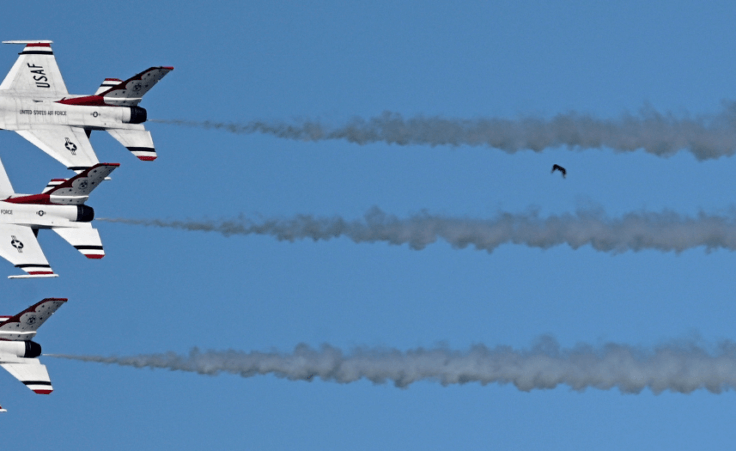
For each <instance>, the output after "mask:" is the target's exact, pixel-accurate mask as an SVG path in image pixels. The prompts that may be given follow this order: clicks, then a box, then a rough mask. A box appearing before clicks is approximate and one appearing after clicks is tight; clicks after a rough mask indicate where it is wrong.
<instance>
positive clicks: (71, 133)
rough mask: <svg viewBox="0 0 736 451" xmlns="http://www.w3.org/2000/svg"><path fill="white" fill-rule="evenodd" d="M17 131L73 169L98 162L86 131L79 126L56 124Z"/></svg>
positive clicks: (83, 167)
mask: <svg viewBox="0 0 736 451" xmlns="http://www.w3.org/2000/svg"><path fill="white" fill-rule="evenodd" d="M17 132H18V134H19V135H20V136H22V137H24V138H25V139H27V140H28V141H30V142H31V143H33V144H35V145H36V146H38V147H39V148H40V149H41V150H43V151H44V152H46V153H47V154H49V155H51V156H52V157H54V158H56V159H57V160H59V161H60V162H61V163H62V164H63V165H64V166H66V167H67V168H69V169H71V170H73V171H79V170H82V169H86V168H88V167H90V166H94V165H96V164H97V163H99V160H97V155H95V151H94V149H92V144H91V143H90V142H89V138H87V133H85V131H84V129H83V128H81V127H69V126H67V125H57V126H51V127H49V126H45V127H43V128H33V129H30V130H18V131H17Z"/></svg>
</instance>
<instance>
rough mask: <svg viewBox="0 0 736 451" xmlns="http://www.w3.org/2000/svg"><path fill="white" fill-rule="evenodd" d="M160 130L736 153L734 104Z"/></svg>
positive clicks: (510, 147)
mask: <svg viewBox="0 0 736 451" xmlns="http://www.w3.org/2000/svg"><path fill="white" fill-rule="evenodd" d="M152 122H158V123H162V124H172V125H180V126H185V127H199V128H205V129H215V130H225V131H228V132H231V133H238V134H250V133H263V134H268V135H273V136H276V137H279V138H285V139H293V140H301V141H326V140H345V141H348V142H351V143H356V144H360V145H364V144H370V143H375V142H384V143H388V144H397V145H400V146H405V145H430V146H447V145H449V146H461V145H467V146H488V147H493V148H497V149H501V150H503V151H505V152H508V153H515V152H518V151H520V150H524V149H530V150H533V151H535V152H541V151H542V150H544V149H546V148H549V147H561V146H567V147H568V148H572V149H583V148H595V149H600V148H603V147H607V148H611V149H614V150H616V151H619V152H632V151H635V150H638V149H644V151H646V152H648V153H651V154H654V155H657V156H661V157H668V156H671V155H673V154H675V153H676V152H678V151H680V150H687V151H689V152H691V153H692V154H693V155H694V156H695V158H697V159H698V160H707V159H711V158H719V157H722V156H730V155H733V154H734V152H736V104H733V103H728V104H724V107H723V110H722V111H721V112H720V113H718V114H715V115H710V116H700V117H695V118H691V117H680V118H678V117H675V116H674V115H673V114H672V113H664V114H663V113H659V112H657V111H655V110H653V109H651V108H644V109H642V110H641V111H640V112H639V114H638V115H631V114H624V115H622V116H621V117H620V118H618V119H597V118H594V117H592V116H589V115H585V114H580V113H574V112H573V113H567V114H558V115H556V116H554V117H553V118H551V119H541V118H534V117H521V118H519V119H515V120H514V119H501V118H478V119H454V118H444V117H439V116H415V117H412V118H406V119H405V118H404V117H403V116H402V115H401V114H399V113H392V112H384V113H383V114H381V115H379V116H376V117H372V118H369V119H363V118H354V119H352V120H350V121H348V122H347V123H345V124H343V125H340V126H329V125H327V124H325V123H322V122H320V121H319V120H302V121H295V122H293V123H286V122H280V121H251V122H244V123H234V122H229V123H228V122H211V121H204V122H198V121H187V120H160V119H157V120H152Z"/></svg>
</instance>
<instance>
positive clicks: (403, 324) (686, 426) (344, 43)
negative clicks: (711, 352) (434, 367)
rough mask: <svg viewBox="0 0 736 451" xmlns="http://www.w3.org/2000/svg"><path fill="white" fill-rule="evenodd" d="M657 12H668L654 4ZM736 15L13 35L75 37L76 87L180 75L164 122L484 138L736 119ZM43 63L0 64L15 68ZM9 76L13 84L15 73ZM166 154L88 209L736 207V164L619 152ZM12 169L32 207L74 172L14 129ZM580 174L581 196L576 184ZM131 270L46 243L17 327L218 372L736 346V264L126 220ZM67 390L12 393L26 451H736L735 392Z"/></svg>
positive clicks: (66, 379)
mask: <svg viewBox="0 0 736 451" xmlns="http://www.w3.org/2000/svg"><path fill="white" fill-rule="evenodd" d="M642 3H644V4H642ZM735 21H736V5H734V4H733V2H726V1H721V2H717V1H714V2H688V1H650V2H637V1H620V2H604V1H579V2H576V1H559V2H544V1H530V0H522V1H519V0H515V1H498V2H466V3H464V4H463V3H457V2H420V1H414V2H411V1H400V2H395V1H388V2H384V1H375V2H340V1H322V2H319V1H318V2H273V1H251V2H238V1H223V2H198V1H192V2H174V1H168V2H166V1H162V2H143V1H128V2H122V3H121V2H117V3H110V2H92V1H89V2H83V1H71V2H38V1H29V2H7V3H6V4H4V5H3V11H2V15H1V16H0V30H2V33H1V34H2V36H1V37H2V39H3V40H9V39H52V40H54V42H55V43H54V45H53V48H54V51H55V54H56V56H57V60H58V62H59V66H60V68H61V71H62V74H63V76H64V78H65V81H66V84H67V87H68V88H69V91H70V92H72V93H78V94H86V93H93V92H94V90H95V89H96V88H97V86H99V84H100V82H101V81H102V80H103V79H104V78H105V77H118V78H127V77H129V76H132V75H133V74H135V73H137V72H139V71H140V70H143V69H145V68H147V67H149V66H154V65H172V66H175V68H176V70H175V71H174V72H172V73H171V74H169V75H168V76H167V77H166V78H165V79H164V80H163V81H162V82H161V83H159V84H158V85H157V86H156V87H155V88H154V90H153V91H151V92H150V93H149V94H148V95H147V96H146V98H145V100H144V101H143V103H142V104H141V106H143V107H145V108H147V109H148V112H149V117H150V118H162V119H174V118H180V119H189V120H214V121H248V120H253V119H276V120H281V119H284V120H288V119H292V118H305V117H310V118H320V119H324V120H327V121H332V122H334V123H341V122H343V121H347V120H349V119H350V118H352V117H354V116H361V117H370V116H374V115H377V114H380V113H381V112H383V111H386V110H389V111H395V112H399V113H402V114H404V115H408V116H411V115H415V114H425V115H444V116H451V117H460V118H475V117H505V118H514V117H517V116H519V115H522V114H536V115H539V116H542V117H549V116H552V115H554V114H556V113H560V112H568V111H579V112H584V113H590V114H592V115H595V116H597V117H601V118H616V117H618V116H619V115H621V114H622V113H625V112H630V113H635V112H637V111H638V110H639V109H640V108H642V107H643V106H645V105H651V106H652V107H654V108H656V109H658V110H661V111H671V112H674V113H676V114H680V115H685V114H691V115H698V114H708V113H716V112H718V111H721V108H722V102H723V101H724V100H729V99H730V100H733V99H734V98H736V27H734V23H735ZM18 51H20V47H16V46H2V47H0V69H2V68H6V69H7V70H9V69H10V67H11V66H12V64H13V62H14V61H15V59H16V57H17V52H18ZM0 72H1V71H0ZM148 127H149V129H150V130H151V131H152V133H153V136H154V141H155V143H156V146H157V149H158V152H159V159H158V160H157V161H155V162H152V163H146V162H140V161H138V160H137V159H135V158H134V157H133V156H132V155H130V154H129V152H127V151H126V150H125V149H124V148H122V146H120V145H119V144H118V143H117V142H116V141H114V140H113V139H112V138H111V137H109V136H108V135H106V134H104V133H94V134H93V135H92V144H93V145H94V146H95V148H96V150H97V153H98V155H99V156H100V159H101V160H103V161H111V162H120V163H121V164H122V166H121V167H120V168H119V169H118V170H116V171H115V173H114V174H113V180H112V181H111V182H107V183H106V184H105V185H103V186H102V187H100V188H99V189H98V190H97V191H96V192H95V193H94V194H93V196H92V199H91V200H90V202H89V204H90V205H91V206H93V207H94V208H95V209H96V211H97V215H98V217H133V218H169V219H186V218H191V219H203V218H212V219H218V218H229V217H233V216H236V215H237V214H239V213H241V212H242V213H248V214H255V213H259V214H262V215H264V216H274V215H279V216H290V215H293V214H297V213H311V214H320V215H342V216H344V217H348V218H353V217H355V218H357V217H360V216H361V215H362V214H363V213H364V212H365V211H366V210H367V209H368V208H370V207H372V206H374V205H375V206H378V207H380V208H382V209H383V210H384V211H386V212H389V213H392V214H396V215H398V216H402V217H403V216H406V215H408V214H411V213H416V212H418V211H420V210H422V209H427V210H428V211H430V212H433V213H444V214H448V215H454V216H471V217H491V216H493V215H495V214H496V213H497V212H498V211H511V212H523V211H526V210H527V209H528V208H530V207H532V208H538V209H540V211H541V212H542V213H543V214H551V213H562V212H570V211H574V210H575V209H577V208H578V207H580V206H590V205H594V206H598V207H600V208H603V209H604V210H605V211H607V212H608V213H609V214H611V215H614V216H615V215H619V214H621V213H623V212H628V211H634V210H642V209H648V210H654V211H661V210H663V209H671V210H673V211H676V212H679V213H683V214H693V213H696V212H698V211H699V210H701V209H702V210H704V211H706V212H719V211H723V210H725V209H728V208H731V207H732V205H733V202H732V196H733V189H732V187H733V180H734V178H733V177H734V174H736V159H734V158H722V159H719V160H710V161H707V162H697V161H696V160H695V159H694V158H693V157H692V156H691V155H690V154H687V153H680V154H678V155H676V156H674V157H672V158H669V159H663V158H658V157H654V156H651V155H646V154H644V153H643V152H636V153H631V154H627V155H622V154H615V153H614V152H612V151H611V150H607V149H604V150H583V151H570V150H567V149H548V150H546V151H544V152H542V153H539V154H535V153H532V152H522V153H519V154H516V155H507V154H505V153H502V152H500V151H498V150H494V149H489V148H469V147H457V148H451V147H435V148H431V147H425V146H408V147H399V146H395V145H394V146H390V145H384V144H372V145H366V146H357V145H354V144H350V143H346V142H339V141H333V142H322V143H305V142H296V141H287V140H282V139H278V138H274V137H270V136H261V135H240V136H237V135H232V134H227V133H224V132H216V131H206V130H197V129H187V128H179V127H175V126H170V125H161V124H154V123H149V125H148ZM0 158H2V160H3V162H4V164H5V166H6V168H7V170H8V173H9V175H10V178H11V180H12V182H13V184H14V186H15V188H16V190H17V191H20V192H26V193H35V192H39V191H40V190H41V189H42V188H43V187H44V186H45V184H46V182H47V181H48V180H49V179H50V178H54V177H59V176H69V174H67V171H66V169H64V168H63V166H61V165H60V164H58V163H57V162H56V161H55V160H52V159H51V158H50V157H48V156H46V155H45V154H44V153H43V152H41V151H40V150H38V149H36V148H35V147H33V146H32V145H31V144H30V143H28V142H26V141H25V140H23V139H22V138H20V137H19V136H17V135H16V134H14V133H12V132H2V133H0ZM553 163H559V164H562V165H563V166H565V167H567V169H568V178H567V180H562V179H561V178H559V177H553V176H551V175H550V174H549V170H550V167H551V165H552V164H553ZM97 226H98V227H99V229H100V232H101V234H102V237H103V242H104V244H105V249H106V252H107V256H106V257H105V258H104V259H103V260H101V261H92V260H87V259H85V258H84V257H82V256H81V255H80V254H79V253H78V252H77V251H75V250H74V249H73V248H71V247H70V246H68V244H67V243H65V242H64V241H62V240H61V239H60V238H59V237H58V236H56V235H55V234H52V233H50V232H49V233H43V232H42V233H41V236H40V240H41V243H42V245H43V246H44V249H45V252H46V255H47V257H48V259H49V261H50V263H51V264H52V266H53V267H54V269H55V270H56V272H57V273H59V274H60V275H61V277H60V278H58V279H54V280H38V281H31V280H7V279H5V276H6V275H9V274H14V273H17V272H18V271H17V270H16V269H14V268H12V266H11V265H10V264H8V263H5V262H0V272H2V277H1V278H0V287H1V289H2V292H3V296H2V300H1V301H0V306H1V307H2V309H1V310H2V313H3V314H12V313H16V312H17V311H20V310H21V309H23V308H25V307H26V306H28V305H30V304H31V303H34V302H37V301H38V300H40V299H42V298H43V297H68V298H69V303H68V304H67V305H66V306H64V307H63V308H62V309H61V310H59V312H58V313H57V314H56V315H55V316H54V318H53V319H52V320H51V321H49V322H48V323H47V324H46V325H45V326H44V327H43V328H42V329H41V332H40V334H39V336H38V337H37V341H39V342H40V343H41V344H42V345H43V347H44V352H48V353H70V354H102V355H108V354H119V355H130V354H138V353H149V352H163V351H169V350H171V351H176V352H183V353H185V352H188V350H189V349H190V348H191V347H193V346H198V347H200V348H204V349H229V348H232V349H240V350H262V351H266V350H271V349H277V350H282V351H290V350H291V349H293V347H294V346H295V345H296V344H298V343H302V342H304V343H308V344H310V345H313V346H318V345H320V344H322V343H330V344H332V345H335V346H339V347H342V348H345V349H350V348H351V347H353V346H358V345H368V346H388V347H398V348H400V349H408V348H412V347H415V346H433V345H435V344H437V343H444V344H447V345H448V346H450V347H452V348H457V349H465V348H467V347H468V346H470V345H471V344H474V343H484V344H486V345H489V346H495V345H512V346H515V347H522V348H523V347H528V346H530V345H531V344H532V343H533V342H534V341H535V339H536V338H537V337H539V336H540V335H541V334H547V333H548V334H552V335H553V336H554V337H556V338H557V339H558V340H559V341H560V343H561V344H562V345H564V346H574V345H575V344H576V343H581V342H584V343H592V344H600V343H604V342H607V341H616V342H620V343H627V344H634V345H643V346H651V345H657V344H660V343H663V342H667V341H669V340H673V339H690V338H696V339H697V340H701V341H702V342H703V343H706V344H713V343H717V342H718V340H721V339H733V338H735V337H734V328H733V326H734V319H736V303H735V302H734V282H733V280H734V278H733V271H734V265H735V264H736V256H734V254H733V253H730V252H725V251H717V252H712V253H706V252H705V251H704V250H702V249H696V250H690V251H687V252H683V253H682V254H680V255H675V254H673V253H660V252H655V251H645V252H639V253H631V252H629V253H624V254H620V255H610V254H604V253H598V252H595V251H594V250H592V249H590V248H589V247H585V248H582V249H578V250H572V249H570V248H568V247H566V246H561V247H557V248H553V249H550V250H547V251H541V250H538V249H529V248H526V247H522V246H515V245H504V246H502V247H501V248H499V249H498V250H497V251H496V252H494V253H493V254H490V255H489V254H487V253H485V252H478V251H475V250H472V249H465V250H454V249H452V248H451V247H450V246H449V245H447V244H445V243H437V244H434V245H431V246H429V247H427V248H426V249H425V250H422V251H413V250H410V249H408V247H407V246H390V245H387V244H360V245H358V244H354V243H352V242H350V241H349V240H347V239H336V240H332V241H330V242H319V243H313V242H311V241H302V242H295V243H287V242H278V241H276V240H274V239H272V238H269V237H255V236H249V237H230V238H225V237H223V236H220V235H216V234H206V233H191V232H182V231H173V230H162V229H148V228H139V227H132V226H126V225H121V224H110V223H102V222H98V223H97ZM45 362H46V363H47V365H48V367H49V371H50V373H51V376H52V379H53V382H54V387H55V391H54V393H53V394H52V395H50V396H47V397H44V396H36V395H34V394H33V393H31V392H30V391H29V390H28V389H26V388H25V387H23V385H22V384H20V383H18V382H16V381H15V380H14V379H13V378H12V377H11V376H9V375H8V374H6V373H2V374H0V387H2V391H1V392H0V404H2V405H3V406H4V407H7V408H8V409H9V413H7V414H4V415H3V416H2V417H1V418H0V431H2V435H3V448H4V449H5V448H7V449H21V448H28V447H29V446H30V447H32V448H33V449H55V450H62V449H63V450H66V449H69V450H78V449H110V450H128V449H174V448H176V449H203V448H207V449H254V450H255V449H258V450H291V449H301V450H312V449H314V450H325V449H350V450H376V449H383V450H405V449H420V450H422V449H426V450H435V449H436V450H444V449H477V450H485V449H565V450H569V449H585V450H591V449H595V450H609V449H610V450H614V449H647V450H649V449H714V448H716V449H718V448H720V449H722V448H727V447H730V446H732V444H733V443H734V441H736V430H735V429H734V428H733V421H732V419H733V417H734V414H736V402H734V394H733V393H732V392H728V393H724V394H720V395H714V394H710V393H708V392H704V391H699V392H695V393H693V394H690V395H682V394H672V393H663V394H660V395H654V394H652V393H651V392H650V391H648V390H647V391H644V392H642V393H641V394H638V395H622V394H621V393H619V392H618V391H617V390H611V391H598V390H588V391H585V392H582V393H579V392H575V391H571V390H570V389H569V388H567V387H558V388H556V389H554V390H547V391H533V392H530V393H524V392H520V391H518V390H517V389H516V388H514V387H513V386H498V385H490V386H485V387H482V386H480V385H478V384H469V385H465V386H451V387H442V386H440V385H438V384H436V383H433V382H421V383H417V384H415V385H412V386H410V387H409V388H408V389H398V388H395V387H393V386H392V385H390V384H386V385H373V384H371V383H369V382H366V381H361V382H357V383H353V384H348V385H339V384H336V383H333V382H323V381H320V380H316V381H313V382H311V383H308V382H293V381H288V380H283V379H278V378H276V377H273V376H261V377H254V378H250V379H243V378H240V377H236V376H230V375H223V376H218V377H206V376H199V375H196V374H189V373H176V372H169V371H164V370H156V371H151V370H137V369H132V368H123V367H115V366H104V365H98V364H92V363H82V362H75V361H65V360H56V359H51V358H47V359H46V360H45Z"/></svg>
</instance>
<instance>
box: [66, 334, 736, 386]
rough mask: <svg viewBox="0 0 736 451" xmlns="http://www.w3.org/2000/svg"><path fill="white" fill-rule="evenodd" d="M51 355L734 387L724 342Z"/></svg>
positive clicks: (333, 371)
mask: <svg viewBox="0 0 736 451" xmlns="http://www.w3.org/2000/svg"><path fill="white" fill-rule="evenodd" d="M53 356H54V357H60V358H65V359H73V360H81V361H86V362H99V363H105V364H115V365H122V366H132V367H135V368H163V369H169V370H172V371H189V372H195V373H199V374H206V375H210V376H215V375H218V374H220V373H230V374H236V375H240V376H241V377H252V376H256V375H266V374H273V375H275V376H277V377H281V378H286V379H289V380H301V381H312V380H313V379H314V378H320V379H322V380H324V381H333V382H338V383H342V384H346V383H350V382H355V381H358V380H361V379H367V380H369V381H371V382H373V383H375V384H381V383H385V382H387V381H390V382H393V383H394V385H396V386H397V387H407V386H409V385H410V384H413V383H414V382H418V381H436V382H439V383H440V384H442V385H444V386H447V385H452V384H466V383H470V382H477V383H480V384H482V385H486V384H493V383H496V384H513V385H514V386H515V387H516V388H518V389H519V390H522V391H530V390H534V389H552V388H555V387H557V386H558V385H567V386H569V387H570V388H572V389H574V390H578V391H582V390H585V389H586V388H597V389H601V390H609V389H611V388H618V389H619V390H620V391H621V392H623V393H639V392H641V391H642V390H643V389H645V388H649V389H650V390H652V391H653V392H654V393H661V392H663V391H671V392H677V393H691V392H693V391H695V390H698V389H706V390H708V391H709V392H711V393H721V392H723V391H726V390H731V389H734V388H736V343H733V342H724V343H721V344H720V345H719V346H717V347H716V349H715V350H714V351H712V352H709V351H708V350H706V349H704V348H702V347H699V346H697V345H695V344H670V345H663V346H658V347H655V348H653V349H650V350H647V349H643V348H637V347H633V346H627V345H620V344H606V345H604V346H602V347H600V348H594V347H592V346H589V345H578V346H576V347H574V348H569V349H563V348H560V346H559V344H557V342H556V341H555V340H554V339H552V338H550V337H543V338H542V339H541V340H540V342H539V343H538V344H537V345H536V346H533V347H532V348H531V349H527V350H515V349H513V348H511V347H508V346H498V347H495V348H488V347H486V346H484V345H475V346H472V347H471V348H470V349H469V350H467V351H455V350H450V349H446V348H435V349H424V348H417V349H411V350H408V351H400V350H397V349H385V348H379V349H371V348H359V349H356V350H354V351H353V352H351V353H349V354H346V353H344V352H343V351H341V350H340V349H337V348H334V347H332V346H329V345H323V346H321V347H320V348H319V349H314V348H312V347H310V346H308V345H306V344H300V345H298V346H296V348H295V349H294V351H293V352H292V353H290V354H289V353H281V352H257V351H254V352H243V351H233V350H229V351H206V352H201V351H199V350H198V349H196V348H194V349H192V350H191V352H190V353H189V355H179V354H176V353H173V352H168V353H164V354H142V355H136V356H129V357H114V356H113V357H103V356H89V355H88V356H84V355H53Z"/></svg>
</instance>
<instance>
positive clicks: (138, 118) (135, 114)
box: [123, 106, 148, 124]
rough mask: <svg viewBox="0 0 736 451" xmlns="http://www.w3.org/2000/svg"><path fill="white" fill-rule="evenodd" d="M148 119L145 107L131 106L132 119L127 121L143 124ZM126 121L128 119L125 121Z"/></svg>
mask: <svg viewBox="0 0 736 451" xmlns="http://www.w3.org/2000/svg"><path fill="white" fill-rule="evenodd" d="M147 120H148V112H147V111H146V109H145V108H141V107H139V106H132V107H130V119H129V120H128V121H127V123H129V124H142V123H144V122H146V121H147ZM123 122H126V121H123Z"/></svg>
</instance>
